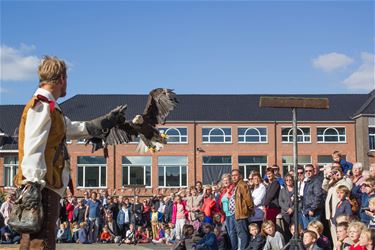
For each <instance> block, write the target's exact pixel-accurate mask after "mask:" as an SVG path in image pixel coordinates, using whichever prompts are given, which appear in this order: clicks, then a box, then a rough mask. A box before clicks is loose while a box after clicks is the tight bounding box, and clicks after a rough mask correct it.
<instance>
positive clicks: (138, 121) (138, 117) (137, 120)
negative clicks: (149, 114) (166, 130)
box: [132, 115, 143, 125]
mask: <svg viewBox="0 0 375 250" xmlns="http://www.w3.org/2000/svg"><path fill="white" fill-rule="evenodd" d="M132 122H133V123H134V124H138V125H140V124H142V123H143V117H142V116H141V115H136V116H135V117H134V118H133V120H132Z"/></svg>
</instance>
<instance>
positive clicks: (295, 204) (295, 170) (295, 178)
mask: <svg viewBox="0 0 375 250" xmlns="http://www.w3.org/2000/svg"><path fill="white" fill-rule="evenodd" d="M292 113H293V165H294V215H293V216H294V236H293V238H294V240H295V241H296V242H297V241H298V239H299V235H298V234H299V233H298V232H299V230H298V229H299V228H298V227H299V223H298V203H299V201H298V148H297V109H296V108H292Z"/></svg>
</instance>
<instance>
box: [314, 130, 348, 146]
mask: <svg viewBox="0 0 375 250" xmlns="http://www.w3.org/2000/svg"><path fill="white" fill-rule="evenodd" d="M319 128H325V129H324V132H323V135H321V136H322V137H323V141H319V140H318V138H319V137H321V136H320V135H318V129H319ZM338 128H343V129H344V131H345V135H344V136H345V140H344V141H325V136H327V135H325V133H326V131H327V130H329V129H333V130H336V132H337V139H338V140H340V136H342V135H340V134H339V131H338V130H337V129H338ZM330 136H335V135H330ZM316 142H317V143H329V144H332V143H336V144H337V143H340V144H343V143H346V127H343V126H335V127H326V126H318V127H316Z"/></svg>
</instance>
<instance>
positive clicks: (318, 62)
mask: <svg viewBox="0 0 375 250" xmlns="http://www.w3.org/2000/svg"><path fill="white" fill-rule="evenodd" d="M353 62H354V60H353V59H351V58H350V57H349V56H347V55H344V54H340V53H336V52H332V53H328V54H324V55H319V56H318V57H317V58H314V59H313V60H312V63H313V65H314V67H315V68H318V69H321V70H323V71H326V72H329V71H334V70H337V69H342V68H345V67H346V66H348V65H350V64H352V63H353Z"/></svg>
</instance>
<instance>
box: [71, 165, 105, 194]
mask: <svg viewBox="0 0 375 250" xmlns="http://www.w3.org/2000/svg"><path fill="white" fill-rule="evenodd" d="M80 167H81V168H83V171H82V175H83V176H82V178H83V181H82V184H83V186H78V182H79V180H78V178H79V176H78V175H79V171H78V168H80ZM86 167H99V186H97V187H86V186H85V179H86V171H85V168H86ZM102 167H105V184H106V185H105V186H102V185H101V184H102V178H101V176H102ZM107 183H108V167H107V164H77V188H87V189H91V188H92V189H97V188H107Z"/></svg>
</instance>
